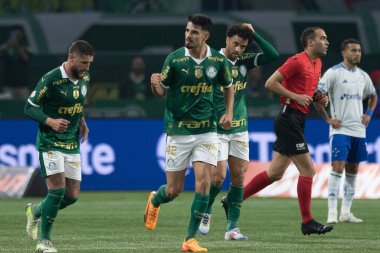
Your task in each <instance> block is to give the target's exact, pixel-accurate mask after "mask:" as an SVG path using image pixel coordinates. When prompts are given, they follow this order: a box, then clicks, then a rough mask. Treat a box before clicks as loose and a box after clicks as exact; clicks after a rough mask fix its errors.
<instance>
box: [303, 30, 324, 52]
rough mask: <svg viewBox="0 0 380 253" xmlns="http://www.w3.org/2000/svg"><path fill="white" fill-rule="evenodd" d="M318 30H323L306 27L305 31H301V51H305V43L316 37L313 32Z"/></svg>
mask: <svg viewBox="0 0 380 253" xmlns="http://www.w3.org/2000/svg"><path fill="white" fill-rule="evenodd" d="M318 29H321V30H323V29H322V28H320V27H317V26H312V27H308V28H306V29H305V30H303V31H302V34H301V45H302V47H303V49H305V48H306V47H307V41H308V40H310V39H314V38H315V36H316V33H315V31H316V30H318Z"/></svg>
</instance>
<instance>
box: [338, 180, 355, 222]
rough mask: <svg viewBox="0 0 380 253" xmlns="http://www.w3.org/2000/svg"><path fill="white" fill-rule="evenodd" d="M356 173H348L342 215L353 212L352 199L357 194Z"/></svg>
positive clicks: (345, 181)
mask: <svg viewBox="0 0 380 253" xmlns="http://www.w3.org/2000/svg"><path fill="white" fill-rule="evenodd" d="M355 186H356V174H350V173H346V179H345V180H344V188H343V189H344V195H343V201H342V209H341V211H340V213H341V215H345V214H349V213H350V212H351V205H352V200H353V199H354V195H355Z"/></svg>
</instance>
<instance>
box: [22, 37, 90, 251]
mask: <svg viewBox="0 0 380 253" xmlns="http://www.w3.org/2000/svg"><path fill="white" fill-rule="evenodd" d="M93 59H94V49H93V47H92V46H91V45H90V44H89V43H88V42H86V41H83V40H78V41H75V42H73V43H72V44H71V45H70V48H69V51H68V58H67V61H66V62H64V63H63V64H62V65H61V66H60V67H57V68H55V69H53V70H51V71H50V72H48V73H47V74H45V75H44V76H43V77H42V78H41V80H40V81H39V82H38V84H37V86H36V88H35V89H34V91H33V92H32V93H31V95H30V96H29V98H28V102H27V103H26V105H25V114H26V115H28V116H29V117H30V118H32V119H33V120H35V121H37V122H38V123H39V128H38V135H37V145H36V146H37V150H38V153H39V160H40V165H41V175H42V176H43V177H45V179H46V184H47V186H48V194H47V196H46V198H45V199H44V200H43V201H42V202H40V203H39V204H37V205H33V204H31V203H29V204H28V205H27V206H26V216H27V226H26V231H27V233H28V235H29V236H30V237H31V238H32V239H34V240H36V239H37V237H38V243H37V247H36V251H37V252H57V250H56V248H55V247H54V246H53V244H52V242H51V238H50V233H51V230H52V226H53V223H54V220H55V218H56V217H57V214H58V210H61V209H63V208H65V207H67V206H69V205H72V204H74V203H75V202H76V201H77V198H78V194H79V190H80V181H81V158H80V153H79V146H80V143H79V141H80V140H79V139H80V137H82V141H81V143H83V142H84V141H86V140H87V137H88V133H89V130H88V127H87V124H86V121H85V118H84V116H83V106H84V100H85V96H86V93H87V87H88V84H89V81H90V75H89V73H88V71H89V69H90V65H91V63H92V61H93ZM40 221H41V222H40ZM39 223H41V224H40V229H41V231H39V233H37V227H38V224H39ZM37 234H38V236H37Z"/></svg>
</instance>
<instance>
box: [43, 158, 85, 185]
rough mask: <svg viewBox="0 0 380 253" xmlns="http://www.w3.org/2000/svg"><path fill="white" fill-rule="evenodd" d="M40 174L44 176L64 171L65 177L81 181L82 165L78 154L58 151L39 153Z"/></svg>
mask: <svg viewBox="0 0 380 253" xmlns="http://www.w3.org/2000/svg"><path fill="white" fill-rule="evenodd" d="M39 158H40V164H41V175H42V176H44V177H47V176H51V175H54V174H58V173H65V177H67V178H70V179H74V180H78V181H81V180H82V166H81V158H80V154H65V153H62V152H59V151H48V152H42V153H41V152H40V153H39Z"/></svg>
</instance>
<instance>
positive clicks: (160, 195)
mask: <svg viewBox="0 0 380 253" xmlns="http://www.w3.org/2000/svg"><path fill="white" fill-rule="evenodd" d="M172 200H173V199H170V198H169V197H168V196H167V195H166V184H164V185H161V186H160V188H158V190H157V192H156V194H154V196H153V198H152V200H151V202H152V204H153V205H154V206H155V207H159V206H160V205H161V204H165V203H168V202H170V201H172Z"/></svg>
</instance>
